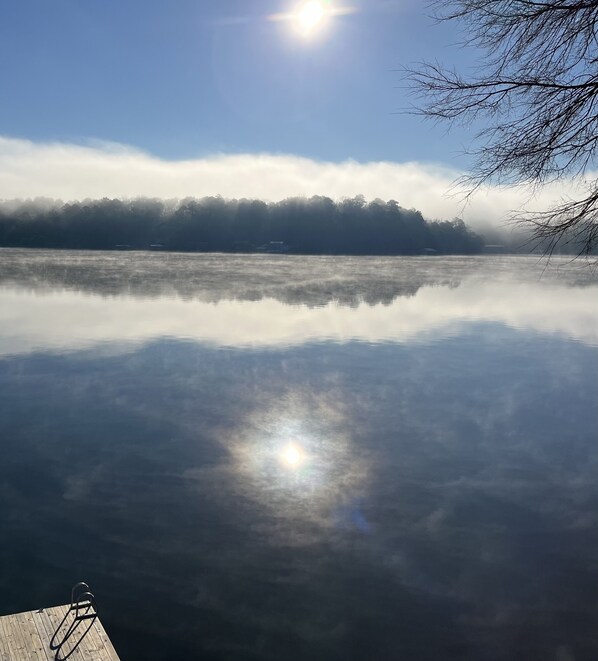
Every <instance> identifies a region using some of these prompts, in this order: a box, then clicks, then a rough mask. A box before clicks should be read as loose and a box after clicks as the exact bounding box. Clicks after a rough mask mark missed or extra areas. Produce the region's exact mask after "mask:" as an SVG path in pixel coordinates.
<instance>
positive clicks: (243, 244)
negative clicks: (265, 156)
mask: <svg viewBox="0 0 598 661" xmlns="http://www.w3.org/2000/svg"><path fill="white" fill-rule="evenodd" d="M270 242H283V244H284V249H285V250H286V248H287V246H288V249H289V251H290V252H293V253H304V254H346V255H368V254H369V255H416V254H422V253H424V252H430V253H431V252H437V253H439V254H473V253H479V252H481V250H482V248H483V246H484V241H483V239H482V238H481V237H480V236H478V235H477V234H475V233H474V232H472V231H471V230H470V229H469V228H468V227H467V226H466V225H465V223H464V222H463V221H462V220H460V219H455V220H451V221H426V220H424V218H423V217H422V215H421V213H420V212H419V211H415V210H413V209H410V210H407V209H403V208H402V207H400V206H399V205H398V203H397V202H395V201H394V200H390V201H388V202H383V201H382V200H374V201H372V202H366V201H365V199H364V198H363V196H357V197H354V198H351V199H344V200H341V201H338V202H335V201H333V200H331V199H330V198H328V197H321V196H316V197H311V198H309V199H308V198H288V199H285V200H282V201H280V202H272V203H268V202H264V201H260V200H249V199H240V200H225V199H223V198H222V197H219V196H217V197H204V198H202V199H192V198H187V199H184V200H182V201H178V202H174V201H167V200H157V199H135V200H117V199H114V200H111V199H106V198H105V199H102V200H92V201H84V202H71V203H66V204H58V203H54V204H47V203H46V204H40V203H39V202H36V201H24V202H20V203H4V204H0V246H4V247H32V248H33V247H35V248H71V249H95V250H112V249H115V248H117V247H118V248H121V249H126V248H131V249H146V248H149V247H150V246H153V247H154V248H163V249H166V250H176V251H190V252H193V251H205V252H208V251H222V252H252V251H255V250H260V249H261V250H268V249H269V245H270ZM278 245H279V246H280V245H281V244H278Z"/></svg>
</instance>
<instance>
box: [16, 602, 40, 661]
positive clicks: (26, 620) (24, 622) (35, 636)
mask: <svg viewBox="0 0 598 661" xmlns="http://www.w3.org/2000/svg"><path fill="white" fill-rule="evenodd" d="M17 625H19V626H20V630H21V634H22V636H23V639H24V643H25V649H26V650H27V651H28V652H29V658H30V659H31V661H47V656H46V653H45V651H44V649H43V643H42V640H41V638H40V637H39V633H38V630H37V627H36V626H35V622H34V621H33V613H31V612H28V613H23V614H22V617H20V618H19V620H18V621H17Z"/></svg>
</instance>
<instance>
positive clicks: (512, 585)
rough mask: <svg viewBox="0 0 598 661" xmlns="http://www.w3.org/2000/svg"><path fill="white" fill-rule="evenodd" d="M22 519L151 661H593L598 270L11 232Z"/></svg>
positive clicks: (35, 582)
mask: <svg viewBox="0 0 598 661" xmlns="http://www.w3.org/2000/svg"><path fill="white" fill-rule="evenodd" d="M0 534H1V539H2V542H1V544H0V614H5V613H9V612H17V611H20V610H29V609H33V608H37V607H39V606H42V605H46V606H47V605H52V604H56V603H63V602H65V601H67V600H68V596H69V595H68V592H69V588H70V585H71V584H72V583H74V582H76V581H77V580H81V579H83V580H86V581H87V582H89V583H90V584H91V586H92V588H93V589H94V591H95V593H96V596H97V598H98V600H99V603H100V608H101V617H102V620H103V621H104V624H105V626H106V628H107V629H108V631H109V633H110V635H111V637H112V639H113V641H114V643H115V645H116V647H117V649H118V650H119V652H120V654H121V657H122V658H123V660H124V661H134V660H136V659H148V660H152V659H155V660H159V659H160V660H171V659H172V660H179V659H209V660H222V661H224V660H225V659H226V660H232V659H235V660H239V661H244V660H247V661H249V660H251V661H257V660H263V661H270V660H271V661H279V660H285V661H308V660H309V661H313V660H316V659H322V660H327V661H335V660H339V661H340V660H342V661H365V660H369V659H371V660H379V661H401V660H405V661H442V660H447V661H450V660H460V661H461V660H464V661H486V660H488V661H507V660H509V661H595V660H596V659H597V658H598V276H597V273H596V271H595V270H591V269H590V268H588V266H587V265H586V263H585V262H581V261H576V262H573V263H571V262H569V261H567V260H564V259H556V258H555V259H554V260H553V261H552V262H551V263H550V264H549V265H548V266H546V264H545V263H542V262H540V263H539V262H538V261H537V259H535V258H526V257H483V258H460V257H452V258H338V257H335V258H327V257H288V256H285V257H270V256H265V255H260V256H241V255H233V256H230V255H229V256H224V255H177V254H156V253H134V252H131V253H89V252H87V253H86V252H53V251H19V250H0Z"/></svg>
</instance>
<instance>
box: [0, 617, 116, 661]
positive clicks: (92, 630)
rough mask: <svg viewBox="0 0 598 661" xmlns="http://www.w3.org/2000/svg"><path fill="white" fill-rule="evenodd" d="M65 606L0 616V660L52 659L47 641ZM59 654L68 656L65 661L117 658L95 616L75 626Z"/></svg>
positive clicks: (52, 654)
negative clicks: (73, 631)
mask: <svg viewBox="0 0 598 661" xmlns="http://www.w3.org/2000/svg"><path fill="white" fill-rule="evenodd" d="M68 609H69V606H68V605H67V606H55V607H53V608H41V609H39V610H37V611H27V612H24V613H16V614H14V615H4V616H1V617H0V661H53V660H54V654H55V652H54V650H51V649H50V640H51V639H52V636H53V635H54V632H55V631H56V629H57V628H58V626H59V625H60V623H61V621H62V619H63V617H64V615H65V613H67V612H68ZM69 624H70V618H69V619H67V622H66V623H65V624H64V625H63V626H62V631H63V632H66V630H67V629H68V626H69ZM90 625H91V626H90ZM86 630H87V633H86V634H85V635H84V636H82V637H81V635H82V634H83V632H85V631H86ZM69 652H71V653H70V654H69ZM62 655H63V656H65V655H69V657H68V658H69V661H119V657H118V654H117V653H116V650H115V649H114V646H113V645H112V642H111V641H110V638H109V637H108V634H107V633H106V631H105V629H104V627H103V626H102V623H101V622H100V619H99V617H96V618H95V619H94V620H93V621H92V620H83V621H81V622H80V623H79V624H78V625H77V629H76V630H75V633H74V634H73V635H72V637H70V638H69V640H68V641H67V642H66V643H65V646H64V647H63V649H62Z"/></svg>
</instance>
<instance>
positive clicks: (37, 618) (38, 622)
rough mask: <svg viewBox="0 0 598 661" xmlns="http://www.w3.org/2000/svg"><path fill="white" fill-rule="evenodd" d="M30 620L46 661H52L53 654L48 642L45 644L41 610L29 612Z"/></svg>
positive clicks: (45, 636)
mask: <svg viewBox="0 0 598 661" xmlns="http://www.w3.org/2000/svg"><path fill="white" fill-rule="evenodd" d="M31 618H32V620H33V623H34V624H35V628H36V630H37V634H38V636H39V639H40V643H41V646H42V650H43V651H44V654H45V655H46V661H54V652H53V651H52V650H51V649H50V641H49V640H48V641H47V642H46V638H47V635H46V629H45V627H44V624H43V622H42V610H41V609H40V610H38V611H31Z"/></svg>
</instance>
